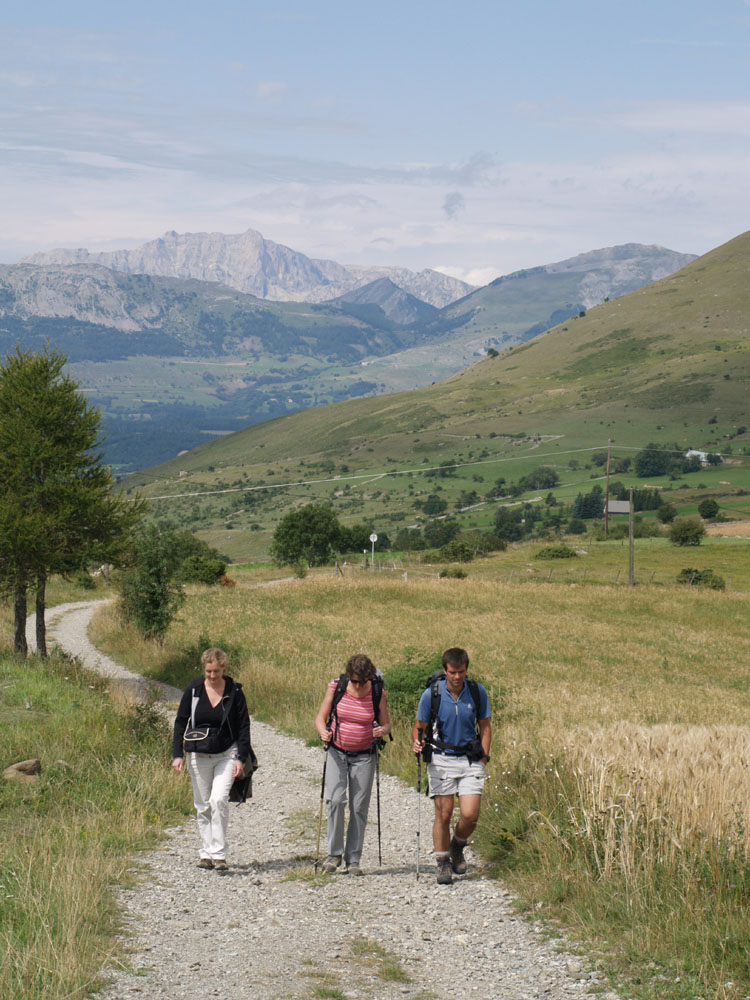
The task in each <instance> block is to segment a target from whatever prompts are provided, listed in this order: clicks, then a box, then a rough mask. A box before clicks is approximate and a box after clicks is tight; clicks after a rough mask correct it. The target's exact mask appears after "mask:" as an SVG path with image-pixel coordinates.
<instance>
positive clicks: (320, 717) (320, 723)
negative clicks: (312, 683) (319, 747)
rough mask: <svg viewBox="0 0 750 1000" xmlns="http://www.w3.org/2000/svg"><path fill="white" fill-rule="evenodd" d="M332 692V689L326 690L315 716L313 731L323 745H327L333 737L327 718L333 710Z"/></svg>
mask: <svg viewBox="0 0 750 1000" xmlns="http://www.w3.org/2000/svg"><path fill="white" fill-rule="evenodd" d="M333 691H334V689H333V688H331V687H329V688H328V690H327V691H326V696H325V698H324V699H323V701H322V702H321V705H320V708H319V709H318V714H317V715H316V716H315V729H316V730H317V732H318V736H319V737H320V738H321V740H323V742H324V743H329V742H330V740H331V737H332V736H333V733H332V732H331V730H330V729H329V728H328V716H329V715H330V714H331V709H332V708H333Z"/></svg>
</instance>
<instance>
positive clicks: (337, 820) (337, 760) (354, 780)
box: [326, 746, 375, 865]
mask: <svg viewBox="0 0 750 1000" xmlns="http://www.w3.org/2000/svg"><path fill="white" fill-rule="evenodd" d="M374 777H375V754H374V753H369V752H368V751H367V750H365V751H364V752H363V753H358V754H356V755H355V756H347V754H345V753H344V752H343V751H342V750H337V749H336V747H334V746H332V747H331V748H330V749H329V751H328V765H327V767H326V805H327V806H328V853H329V854H332V855H334V856H340V855H343V857H344V862H345V864H347V865H358V864H359V859H360V858H361V856H362V846H363V844H364V842H365V827H366V826H367V810H368V809H369V807H370V793H371V792H372V781H373V778H374ZM347 793H348V799H349V826H348V828H347V831H346V846H344V813H345V809H346V801H347Z"/></svg>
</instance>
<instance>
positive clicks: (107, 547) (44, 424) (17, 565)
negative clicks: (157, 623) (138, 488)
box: [0, 348, 142, 656]
mask: <svg viewBox="0 0 750 1000" xmlns="http://www.w3.org/2000/svg"><path fill="white" fill-rule="evenodd" d="M65 362H66V358H65V357H64V355H62V354H60V353H58V352H57V351H55V350H51V349H49V348H47V349H45V350H44V351H43V352H41V353H33V352H32V351H22V350H21V349H20V348H16V351H15V353H14V354H11V355H8V356H7V357H6V358H5V360H4V361H3V363H2V364H1V365H0V590H1V591H2V592H3V593H4V594H5V595H6V596H11V597H12V598H13V605H14V648H15V650H16V651H17V652H19V653H22V654H23V655H24V656H25V655H26V652H27V644H26V612H27V596H28V592H29V590H34V591H35V592H36V613H37V619H36V631H37V648H38V651H39V653H40V654H41V655H42V656H44V655H46V629H45V622H44V611H45V591H46V584H47V580H48V579H49V577H50V576H51V575H52V574H53V573H61V574H63V575H67V574H71V573H74V572H77V571H78V570H80V569H81V568H82V567H84V566H85V565H86V564H87V563H90V562H104V561H109V562H113V561H116V560H117V559H118V557H119V556H120V555H121V554H122V552H123V551H124V548H125V544H126V542H127V539H128V536H129V534H130V532H131V530H132V529H133V527H134V526H135V525H136V524H137V522H138V521H139V520H140V516H141V506H142V505H141V504H140V503H139V502H138V501H136V502H130V501H126V500H125V499H124V498H122V497H118V496H115V495H114V494H113V493H112V485H113V484H112V479H111V476H110V473H109V470H108V468H107V467H106V466H105V465H104V464H103V463H102V457H101V455H100V454H99V453H98V452H97V451H96V449H97V448H98V446H99V443H100V439H99V422H100V419H101V418H100V414H99V412H98V411H97V410H96V409H95V408H94V407H92V406H91V405H90V404H89V403H88V401H87V400H86V398H85V397H84V396H83V394H82V393H81V392H80V390H79V386H78V383H76V382H75V381H74V380H73V379H71V378H69V377H68V376H66V375H64V374H63V369H64V367H65Z"/></svg>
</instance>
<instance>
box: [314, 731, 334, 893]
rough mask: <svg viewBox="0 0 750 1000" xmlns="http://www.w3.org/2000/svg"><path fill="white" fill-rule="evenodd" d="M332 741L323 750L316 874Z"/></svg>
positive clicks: (316, 872)
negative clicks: (327, 768)
mask: <svg viewBox="0 0 750 1000" xmlns="http://www.w3.org/2000/svg"><path fill="white" fill-rule="evenodd" d="M330 745H331V744H330V742H329V743H326V745H325V749H324V751H323V778H322V780H321V782H320V811H319V812H318V846H317V847H316V848H315V866H314V871H315V874H316V875H317V874H318V862H319V861H320V828H321V827H322V825H323V798H324V797H325V790H326V767H327V766H328V748H329V746H330Z"/></svg>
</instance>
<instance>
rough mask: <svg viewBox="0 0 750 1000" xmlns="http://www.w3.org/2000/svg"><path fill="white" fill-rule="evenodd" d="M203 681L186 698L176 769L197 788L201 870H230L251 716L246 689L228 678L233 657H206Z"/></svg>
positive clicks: (175, 746)
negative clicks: (234, 795)
mask: <svg viewBox="0 0 750 1000" xmlns="http://www.w3.org/2000/svg"><path fill="white" fill-rule="evenodd" d="M201 664H202V666H203V677H201V678H199V679H198V680H195V681H193V682H192V683H191V684H189V685H188V686H187V687H186V688H185V691H184V693H183V695H182V700H181V701H180V705H179V708H178V709H177V717H176V718H175V723H174V733H173V738H172V758H173V759H172V767H173V768H174V770H175V771H176V772H178V773H179V772H180V771H182V769H183V764H184V761H185V757H186V756H187V770H188V774H189V775H190V781H191V782H192V785H193V800H194V803H195V810H196V813H197V817H198V834H199V835H200V840H201V848H200V859H199V861H198V867H199V868H213V869H215V870H216V871H226V870H227V825H228V821H229V791H230V789H231V787H232V782H233V781H234V779H235V778H238V777H240V775H241V773H242V765H243V764H244V762H245V761H246V760H247V758H248V755H249V754H250V714H249V712H248V709H247V702H246V700H245V695H244V693H243V691H242V685H241V684H239V683H237V681H235V680H233V679H232V678H231V677H229V676H228V675H227V674H226V673H225V670H226V666H227V654H226V653H225V652H224V650H222V649H217V648H216V647H211V648H210V649H206V650H205V651H204V652H203V654H202V655H201Z"/></svg>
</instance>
